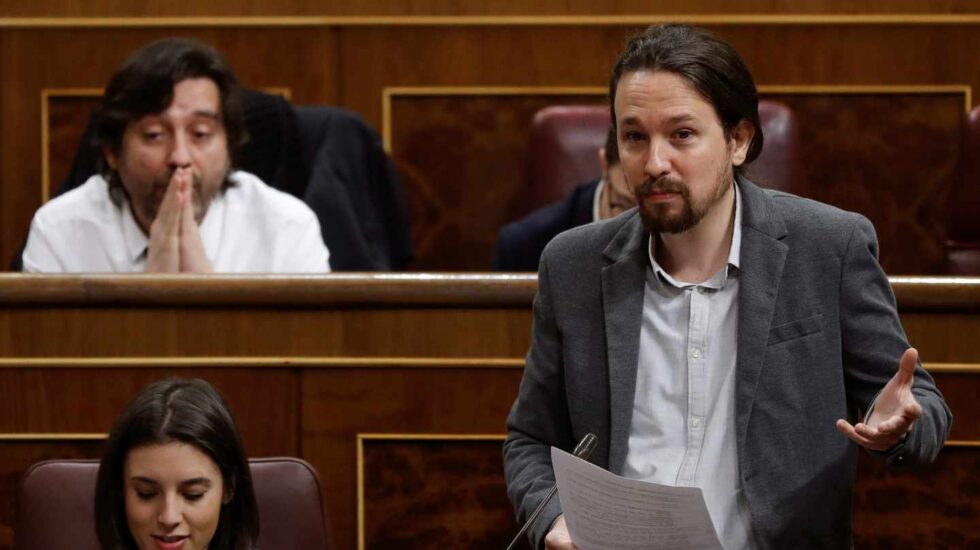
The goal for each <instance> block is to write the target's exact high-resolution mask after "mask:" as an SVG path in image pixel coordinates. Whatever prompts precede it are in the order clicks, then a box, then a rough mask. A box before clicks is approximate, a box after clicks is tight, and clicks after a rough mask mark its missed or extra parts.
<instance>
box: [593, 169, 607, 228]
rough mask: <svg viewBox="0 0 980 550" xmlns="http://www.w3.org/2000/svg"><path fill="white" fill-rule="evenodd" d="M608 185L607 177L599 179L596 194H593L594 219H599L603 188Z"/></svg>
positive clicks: (595, 220)
mask: <svg viewBox="0 0 980 550" xmlns="http://www.w3.org/2000/svg"><path fill="white" fill-rule="evenodd" d="M605 186H606V178H602V179H600V180H599V185H596V186H595V194H594V195H592V221H594V222H597V221H599V202H600V199H601V197H602V189H603V188H604V187H605Z"/></svg>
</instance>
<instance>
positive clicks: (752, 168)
mask: <svg viewBox="0 0 980 550" xmlns="http://www.w3.org/2000/svg"><path fill="white" fill-rule="evenodd" d="M759 117H760V120H761V122H762V131H763V135H764V136H765V143H764V145H763V149H762V153H761V154H760V155H759V158H757V159H756V160H755V161H754V162H753V163H752V164H750V165H749V166H748V168H747V171H746V173H747V175H748V176H749V178H751V179H752V180H753V181H755V182H756V183H758V184H759V185H762V186H765V187H770V188H773V189H781V190H784V191H789V192H791V193H797V194H806V193H805V189H806V183H805V182H804V181H803V179H802V178H803V174H804V171H803V170H802V167H801V165H800V143H799V141H800V139H799V125H798V123H797V121H796V117H795V116H794V114H793V111H792V110H791V109H790V108H789V107H787V106H786V105H784V104H782V103H779V102H776V101H765V100H764V101H760V102H759ZM609 124H610V121H609V106H608V105H556V106H551V107H545V108H544V109H541V110H540V111H538V112H537V113H536V114H535V115H534V120H533V121H532V123H531V137H530V142H529V145H528V155H527V158H528V161H527V171H526V173H527V182H528V183H527V190H528V193H527V201H526V204H525V207H524V208H523V209H521V213H526V212H530V211H533V210H536V209H538V208H540V207H542V206H544V205H546V204H550V203H552V202H554V201H556V200H558V199H560V198H561V197H563V196H564V195H565V193H567V192H568V191H569V190H571V189H572V188H573V187H575V186H576V185H578V184H580V183H583V182H586V181H588V180H591V179H595V178H597V177H599V175H600V168H599V158H598V156H597V153H598V151H599V148H600V147H602V146H603V145H604V144H605V142H606V133H607V132H608V131H609Z"/></svg>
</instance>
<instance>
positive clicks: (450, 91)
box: [381, 84, 973, 154]
mask: <svg viewBox="0 0 980 550" xmlns="http://www.w3.org/2000/svg"><path fill="white" fill-rule="evenodd" d="M757 88H758V91H759V93H760V94H763V95H765V94H787V95H790V94H799V95H809V94H828V95H829V94H842V95H862V94H863V95H870V94H895V95H898V94H909V95H915V94H963V112H964V113H967V114H969V112H970V108H971V107H972V106H973V88H972V87H971V86H970V85H969V84H943V85H917V84H869V85H841V84H801V85H782V84H760V85H758V86H757ZM608 93H609V89H608V88H607V87H604V86H499V87H494V86H455V87H454V86H390V87H385V88H383V89H382V91H381V136H382V141H383V143H384V149H385V151H387V152H388V153H389V154H391V130H392V118H391V103H392V100H393V99H394V98H395V97H396V96H398V97H447V96H520V95H526V96H541V95H554V96H571V95H583V96H589V95H594V96H596V98H597V99H602V100H603V101H605V98H606V96H607V94H608Z"/></svg>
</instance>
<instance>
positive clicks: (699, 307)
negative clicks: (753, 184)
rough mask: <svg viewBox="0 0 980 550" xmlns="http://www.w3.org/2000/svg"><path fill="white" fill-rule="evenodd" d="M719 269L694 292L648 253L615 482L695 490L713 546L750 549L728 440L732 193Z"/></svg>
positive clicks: (734, 286) (737, 224) (734, 317)
mask: <svg viewBox="0 0 980 550" xmlns="http://www.w3.org/2000/svg"><path fill="white" fill-rule="evenodd" d="M734 191H735V219H734V228H733V234H732V244H731V251H730V252H729V256H728V262H727V264H726V266H725V267H723V268H722V269H721V270H720V271H719V272H718V273H716V274H715V275H714V276H712V277H711V278H710V279H708V280H707V281H704V282H703V283H700V284H692V283H687V282H682V281H677V280H675V279H674V278H672V277H671V276H670V275H668V274H667V273H666V272H664V271H663V269H661V267H660V266H659V265H658V264H657V261H656V260H655V259H654V256H653V240H652V237H651V241H650V246H649V248H648V250H649V252H650V269H648V270H647V278H646V289H645V292H644V301H643V322H642V325H641V328H640V351H639V357H638V365H637V377H636V393H635V394H634V399H633V420H632V423H631V424H630V435H629V450H628V451H627V454H626V463H625V465H624V467H623V476H624V477H628V478H631V479H642V480H645V481H652V482H654V483H660V484H663V485H671V486H682V487H700V488H701V490H702V492H703V494H704V499H705V503H706V504H707V507H708V514H709V515H710V516H711V521H712V523H714V526H715V530H716V532H717V533H718V538H719V539H720V541H721V543H722V546H723V547H724V548H726V549H728V550H734V549H744V548H752V547H753V546H754V543H753V537H752V534H751V533H752V526H751V521H750V518H749V513H748V508H747V504H746V502H745V497H744V495H743V494H742V491H741V485H740V482H739V467H738V453H737V447H736V440H735V360H736V356H737V345H736V342H737V337H738V286H739V284H738V282H739V280H738V268H739V248H740V246H741V239H742V231H741V222H742V219H741V218H742V198H741V193H740V191H739V190H738V186H735V190H734Z"/></svg>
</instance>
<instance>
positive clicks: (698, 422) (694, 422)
mask: <svg viewBox="0 0 980 550" xmlns="http://www.w3.org/2000/svg"><path fill="white" fill-rule="evenodd" d="M691 425H692V426H694V427H695V428H697V427H698V426H700V425H701V419H700V418H698V417H697V416H695V417H694V418H693V419H692V420H691Z"/></svg>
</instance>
